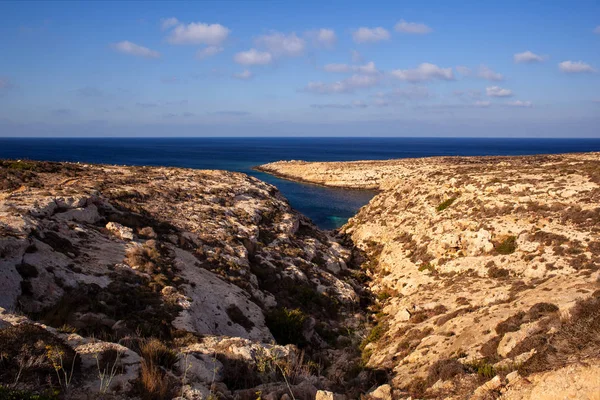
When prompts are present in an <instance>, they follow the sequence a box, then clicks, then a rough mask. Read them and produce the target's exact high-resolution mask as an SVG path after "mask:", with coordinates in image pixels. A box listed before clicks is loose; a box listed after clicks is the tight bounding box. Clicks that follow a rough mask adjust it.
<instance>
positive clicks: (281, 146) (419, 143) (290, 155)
mask: <svg viewBox="0 0 600 400" xmlns="http://www.w3.org/2000/svg"><path fill="white" fill-rule="evenodd" d="M584 151H600V139H479V138H478V139H473V138H169V139H167V138H160V139H159V138H136V139H132V138H127V139H125V138H123V139H115V138H110V139H109V138H102V139H100V138H90V139H81V138H70V139H67V138H60V139H52V138H30V139H20V138H0V158H13V159H32V160H48V161H81V162H87V163H106V164H123V165H162V166H176V167H186V168H198V169H225V170H230V171H240V172H245V173H247V174H250V175H254V176H256V177H258V178H259V179H262V180H264V181H267V182H269V183H271V184H274V185H275V186H277V187H278V188H279V190H280V191H281V192H282V193H283V194H284V195H285V196H286V197H287V199H288V200H289V202H290V204H291V205H292V207H294V208H296V209H297V210H299V211H300V212H302V213H303V214H305V215H307V216H308V217H310V218H311V219H312V220H313V221H314V222H315V223H316V224H317V225H319V226H320V227H321V228H324V229H334V228H337V227H339V226H341V225H342V224H343V223H344V222H345V221H346V220H347V219H348V218H349V217H351V216H353V215H354V214H355V213H356V211H357V210H358V209H359V208H360V207H362V206H363V205H365V204H366V203H367V202H368V201H369V200H370V199H371V198H372V197H373V195H374V194H375V193H374V192H371V191H357V190H344V189H332V188H324V187H320V186H315V185H309V184H302V183H295V182H291V181H286V180H283V179H279V178H276V177H273V176H271V175H268V174H265V173H262V172H257V171H254V170H252V167H253V166H256V165H260V164H264V163H268V162H271V161H278V160H305V161H350V160H385V159H391V158H406V157H426V156H444V155H465V156H468V155H525V154H551V153H566V152H584Z"/></svg>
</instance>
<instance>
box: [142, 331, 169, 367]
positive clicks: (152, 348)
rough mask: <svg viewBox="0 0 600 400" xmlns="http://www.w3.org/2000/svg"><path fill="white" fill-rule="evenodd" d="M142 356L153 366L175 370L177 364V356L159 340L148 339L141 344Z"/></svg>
mask: <svg viewBox="0 0 600 400" xmlns="http://www.w3.org/2000/svg"><path fill="white" fill-rule="evenodd" d="M140 355H141V356H142V358H143V359H144V360H146V361H148V362H149V363H151V364H154V365H158V366H161V367H163V368H166V369H173V367H174V366H175V364H176V363H177V360H178V359H177V354H176V353H175V352H174V351H173V350H171V349H170V348H169V347H167V345H166V344H164V343H163V342H161V341H160V340H158V339H154V338H152V339H147V340H145V341H144V342H143V343H142V344H140Z"/></svg>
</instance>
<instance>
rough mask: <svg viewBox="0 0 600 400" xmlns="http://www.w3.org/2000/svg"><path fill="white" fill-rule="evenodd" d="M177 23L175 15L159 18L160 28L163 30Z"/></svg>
mask: <svg viewBox="0 0 600 400" xmlns="http://www.w3.org/2000/svg"><path fill="white" fill-rule="evenodd" d="M178 24H179V20H178V19H177V18H175V17H171V18H163V19H161V20H160V28H161V29H162V30H163V31H166V30H167V29H170V28H172V27H174V26H175V25H178Z"/></svg>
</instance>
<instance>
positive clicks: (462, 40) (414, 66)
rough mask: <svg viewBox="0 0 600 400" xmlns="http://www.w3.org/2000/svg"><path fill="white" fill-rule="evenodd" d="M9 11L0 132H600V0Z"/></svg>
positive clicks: (5, 10) (3, 16) (136, 5)
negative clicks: (599, 0) (599, 1)
mask: <svg viewBox="0 0 600 400" xmlns="http://www.w3.org/2000/svg"><path fill="white" fill-rule="evenodd" d="M0 21H1V22H2V23H1V24H0V51H1V54H2V56H1V58H0V136H190V135H198V136H232V135H233V136H248V135H250V136H267V135H275V136H288V135H291V136H311V135H316V136H346V135H347V136H484V137H485V136H538V137H539V136H564V137H574V136H580V137H600V3H598V1H585V0H578V1H548V2H533V1H531V2H525V1H502V2H500V1H498V2H491V1H490V2H481V1H461V2H447V1H428V2H422V1H411V2H409V1H393V2H350V1H344V2H318V1H303V2H288V1H240V2H235V1H222V2H208V1H202V2H164V3H161V2H148V3H145V2H141V1H137V2H130V3H126V2H97V3H95V2H79V3H78V2H72V1H69V2H50V1H44V2H36V3H33V2H24V1H20V2H2V3H0Z"/></svg>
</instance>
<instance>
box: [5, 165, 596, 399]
mask: <svg viewBox="0 0 600 400" xmlns="http://www.w3.org/2000/svg"><path fill="white" fill-rule="evenodd" d="M257 168H258V169H260V170H261V171H264V172H269V173H272V174H275V175H278V176H280V177H284V178H287V179H293V180H298V181H303V182H310V183H315V184H321V185H328V186H335V187H344V188H354V189H376V190H378V191H379V194H378V195H377V196H376V197H375V198H374V199H373V200H372V201H371V202H370V203H369V204H368V205H366V206H364V207H363V208H362V209H361V210H360V211H359V213H358V214H357V215H356V216H355V217H353V218H352V219H350V220H349V221H348V223H347V224H346V225H345V226H344V227H342V228H341V229H340V230H339V231H337V232H328V231H322V230H320V229H318V228H317V227H316V226H314V225H313V224H312V222H311V221H310V220H308V219H307V218H306V217H304V216H302V215H301V214H299V213H298V212H296V211H295V210H293V209H292V208H291V207H290V205H289V204H288V202H287V200H286V199H285V198H284V197H283V196H282V195H281V194H280V193H279V192H278V191H277V189H276V188H275V187H274V186H272V185H269V184H267V183H264V182H261V181H259V180H258V179H255V178H252V177H249V176H247V175H244V174H241V173H233V172H226V171H208V170H202V171H201V170H191V169H180V168H164V167H123V166H111V165H88V164H71V163H49V162H32V161H15V160H3V161H0V288H1V289H2V290H1V291H0V367H1V368H0V398H1V397H2V395H6V396H13V397H7V398H34V397H31V396H34V395H35V396H38V397H36V398H42V399H46V398H48V399H51V398H64V399H84V398H85V399H89V398H92V399H93V398H111V399H121V398H123V399H125V398H140V399H163V398H180V399H274V400H275V399H276V400H280V399H282V400H283V399H320V400H325V399H359V398H363V399H408V398H412V399H417V398H440V399H442V398H443V399H468V398H473V399H488V398H489V399H492V398H504V399H551V398H556V397H555V396H556V395H557V393H558V394H559V395H560V397H561V398H564V397H569V396H572V397H573V396H576V397H578V398H586V397H585V396H588V398H595V397H594V396H595V395H597V393H598V388H599V385H598V381H597V379H593V377H597V376H599V375H600V290H599V289H600V284H599V282H600V280H599V279H600V273H599V268H600V239H599V237H600V154H598V153H583V154H567V155H551V156H523V157H436V158H423V159H406V160H389V161H362V162H343V163H307V162H302V161H292V162H277V163H271V164H267V165H263V166H259V167H257ZM14 396H16V397H14ZM27 396H29V397H27ZM39 396H42V397H39ZM553 396H554V397H553Z"/></svg>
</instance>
